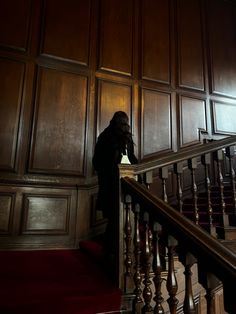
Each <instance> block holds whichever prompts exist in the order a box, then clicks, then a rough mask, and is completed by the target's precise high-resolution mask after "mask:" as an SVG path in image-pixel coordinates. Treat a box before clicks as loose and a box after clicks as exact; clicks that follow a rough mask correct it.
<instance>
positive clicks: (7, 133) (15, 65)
mask: <svg viewBox="0 0 236 314" xmlns="http://www.w3.org/2000/svg"><path fill="white" fill-rule="evenodd" d="M0 69H1V71H0V95H1V97H0V143H1V149H0V169H1V170H8V171H13V172H16V171H17V164H16V160H17V142H18V132H19V121H20V112H21V107H22V99H23V88H24V85H23V83H24V77H25V64H24V63H23V62H18V61H15V60H8V59H3V58H1V59H0ZM9 91H10V92H9Z"/></svg>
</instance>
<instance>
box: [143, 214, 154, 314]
mask: <svg viewBox="0 0 236 314" xmlns="http://www.w3.org/2000/svg"><path fill="white" fill-rule="evenodd" d="M144 222H145V244H144V245H145V246H144V249H145V252H144V280H143V284H144V289H143V299H144V306H143V308H142V313H143V314H144V313H152V310H153V308H152V306H151V304H150V303H151V300H152V290H151V288H150V285H151V283H152V282H151V280H150V267H151V263H150V258H151V250H150V243H149V237H150V236H149V214H148V213H147V212H145V213H144Z"/></svg>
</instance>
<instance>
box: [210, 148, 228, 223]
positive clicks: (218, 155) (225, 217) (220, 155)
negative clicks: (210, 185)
mask: <svg viewBox="0 0 236 314" xmlns="http://www.w3.org/2000/svg"><path fill="white" fill-rule="evenodd" d="M214 158H215V160H216V163H217V177H218V178H217V179H218V186H219V193H220V206H221V214H222V226H223V227H226V226H228V225H229V218H228V215H227V214H226V213H225V200H224V180H223V175H222V167H221V163H222V160H223V151H222V150H218V151H216V152H215V153H214Z"/></svg>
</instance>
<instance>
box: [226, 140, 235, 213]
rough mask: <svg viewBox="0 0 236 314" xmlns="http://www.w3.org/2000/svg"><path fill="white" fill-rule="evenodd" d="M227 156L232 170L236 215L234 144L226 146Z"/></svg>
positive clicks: (231, 177)
mask: <svg viewBox="0 0 236 314" xmlns="http://www.w3.org/2000/svg"><path fill="white" fill-rule="evenodd" d="M226 156H227V157H228V158H229V171H230V180H231V189H232V199H233V205H234V215H236V190H235V184H236V181H235V171H234V167H233V157H234V146H230V147H227V148H226Z"/></svg>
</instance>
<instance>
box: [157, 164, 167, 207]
mask: <svg viewBox="0 0 236 314" xmlns="http://www.w3.org/2000/svg"><path fill="white" fill-rule="evenodd" d="M159 173H160V178H161V180H162V199H163V201H164V202H166V203H168V198H167V192H166V181H167V179H168V167H162V168H161V169H160V171H159Z"/></svg>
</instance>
